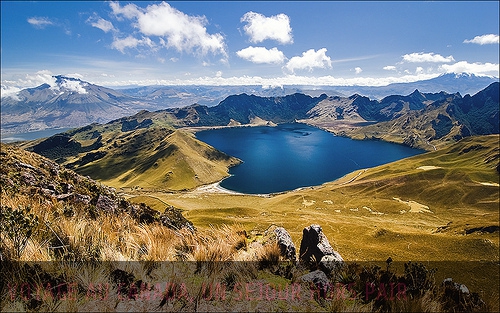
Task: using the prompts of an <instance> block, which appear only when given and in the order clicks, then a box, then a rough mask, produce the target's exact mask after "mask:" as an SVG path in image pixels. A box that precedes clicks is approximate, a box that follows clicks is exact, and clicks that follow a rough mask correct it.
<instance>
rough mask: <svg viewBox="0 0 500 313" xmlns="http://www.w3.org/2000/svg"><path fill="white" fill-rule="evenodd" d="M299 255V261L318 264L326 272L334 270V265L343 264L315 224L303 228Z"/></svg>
mask: <svg viewBox="0 0 500 313" xmlns="http://www.w3.org/2000/svg"><path fill="white" fill-rule="evenodd" d="M299 255H300V260H301V261H303V262H305V263H307V264H314V263H319V264H320V266H322V267H323V268H324V270H325V271H326V272H329V271H331V270H332V269H334V268H335V267H336V263H338V264H342V263H343V262H344V260H343V259H342V256H341V255H340V254H339V253H338V252H337V251H335V250H333V248H332V246H331V245H330V242H329V241H328V238H326V236H325V235H324V234H323V231H322V229H321V226H319V225H317V224H313V225H311V226H308V227H306V228H304V230H303V232H302V241H301V243H300V251H299ZM326 256H327V257H326ZM325 257H326V258H325ZM321 264H322V265H321Z"/></svg>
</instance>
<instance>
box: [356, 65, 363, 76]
mask: <svg viewBox="0 0 500 313" xmlns="http://www.w3.org/2000/svg"><path fill="white" fill-rule="evenodd" d="M354 71H355V72H356V74H360V73H361V72H362V71H363V69H362V68H361V67H359V66H358V67H356V68H355V69H354Z"/></svg>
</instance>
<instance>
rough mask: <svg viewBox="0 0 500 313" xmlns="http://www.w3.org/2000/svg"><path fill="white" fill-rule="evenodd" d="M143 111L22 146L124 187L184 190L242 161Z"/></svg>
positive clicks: (212, 179) (225, 172) (219, 176)
mask: <svg viewBox="0 0 500 313" xmlns="http://www.w3.org/2000/svg"><path fill="white" fill-rule="evenodd" d="M150 117H153V116H152V113H150V112H147V111H143V112H141V113H139V114H136V115H134V116H131V117H128V118H122V119H119V120H116V121H113V122H110V123H108V124H104V125H100V124H92V125H89V126H86V127H82V128H79V129H75V130H71V131H68V132H66V133H64V134H60V135H55V136H52V137H50V138H47V139H41V140H38V141H34V142H28V143H25V144H22V145H21V147H23V148H26V149H28V150H30V151H34V152H36V153H39V154H41V155H44V156H46V157H49V158H51V159H53V160H56V161H57V162H58V163H59V164H61V165H64V166H66V167H68V168H71V169H73V170H75V171H76V172H77V173H79V174H82V175H85V176H90V177H92V178H94V179H97V180H99V181H100V182H102V183H105V184H107V185H110V186H113V187H116V188H121V187H129V188H132V187H134V188H146V189H156V190H184V189H193V188H195V187H197V186H200V185H204V184H208V183H212V182H216V181H219V180H221V179H222V178H224V177H226V176H227V175H228V168H229V167H231V166H234V165H236V164H238V163H239V162H240V161H239V160H238V159H236V158H233V157H230V156H228V155H226V154H224V153H222V152H220V151H218V150H216V149H214V148H213V147H211V146H209V145H207V144H205V143H203V142H201V141H199V140H197V139H196V138H195V137H194V136H193V135H192V134H190V133H188V132H184V131H183V130H175V129H174V128H173V127H171V126H169V123H170V120H169V116H168V115H165V116H162V113H161V112H160V113H157V114H154V117H153V118H154V120H152V119H151V118H150Z"/></svg>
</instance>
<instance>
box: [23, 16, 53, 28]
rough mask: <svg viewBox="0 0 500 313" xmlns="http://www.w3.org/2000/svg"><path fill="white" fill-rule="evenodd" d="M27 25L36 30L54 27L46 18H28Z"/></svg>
mask: <svg viewBox="0 0 500 313" xmlns="http://www.w3.org/2000/svg"><path fill="white" fill-rule="evenodd" d="M28 23H30V24H31V25H33V26H35V27H36V28H45V27H46V26H49V25H54V22H52V21H51V20H50V19H49V18H48V17H30V18H28Z"/></svg>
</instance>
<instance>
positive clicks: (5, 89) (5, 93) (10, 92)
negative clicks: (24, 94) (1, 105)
mask: <svg viewBox="0 0 500 313" xmlns="http://www.w3.org/2000/svg"><path fill="white" fill-rule="evenodd" d="M0 90H1V96H0V98H6V97H10V98H12V99H14V100H16V101H19V100H21V99H19V97H18V96H17V93H18V92H19V91H21V88H19V87H15V86H8V85H4V84H3V83H2V86H1V88H0Z"/></svg>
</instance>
